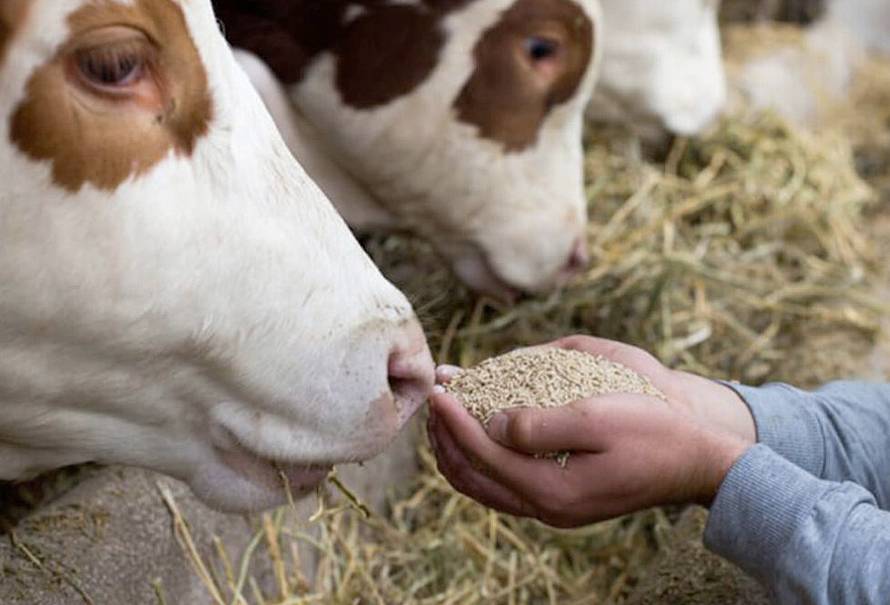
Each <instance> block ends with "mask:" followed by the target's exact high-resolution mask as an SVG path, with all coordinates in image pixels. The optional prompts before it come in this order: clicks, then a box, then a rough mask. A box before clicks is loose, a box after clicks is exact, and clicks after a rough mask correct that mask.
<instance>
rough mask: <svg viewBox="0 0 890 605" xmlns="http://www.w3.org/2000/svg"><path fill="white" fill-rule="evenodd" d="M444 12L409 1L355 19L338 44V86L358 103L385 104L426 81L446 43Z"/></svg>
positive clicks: (360, 106)
mask: <svg viewBox="0 0 890 605" xmlns="http://www.w3.org/2000/svg"><path fill="white" fill-rule="evenodd" d="M440 19H441V17H440V15H439V14H437V13H434V12H432V11H430V10H425V9H423V8H418V7H416V6H409V5H390V6H385V7H381V8H379V9H374V10H370V11H368V12H366V13H364V14H362V15H360V16H359V17H356V18H355V19H354V20H352V21H351V22H350V23H349V25H347V27H346V28H345V29H344V31H343V35H342V36H341V38H340V40H339V41H338V44H337V47H336V51H335V52H336V56H337V89H338V90H339V91H340V97H341V99H342V100H343V102H344V103H345V104H347V105H350V106H352V107H354V108H356V109H370V108H373V107H378V106H380V105H385V104H386V103H389V102H390V101H392V100H393V99H397V98H399V97H401V96H402V95H405V94H407V93H409V92H411V91H412V90H414V89H415V88H417V86H419V85H420V84H422V83H423V82H424V80H426V78H427V76H429V74H430V73H432V71H433V69H435V67H436V63H437V61H438V59H439V51H440V50H441V48H442V46H443V45H444V43H445V35H444V33H443V32H442V31H441V30H440V28H439V24H440Z"/></svg>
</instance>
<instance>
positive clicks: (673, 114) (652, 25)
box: [588, 0, 727, 138]
mask: <svg viewBox="0 0 890 605" xmlns="http://www.w3.org/2000/svg"><path fill="white" fill-rule="evenodd" d="M601 1H602V6H603V19H604V22H605V27H604V32H603V39H604V42H603V44H604V48H603V69H602V74H601V76H600V83H599V84H598V86H597V91H596V94H595V95H594V98H593V101H592V102H591V104H590V108H589V109H588V117H589V118H590V119H591V120H592V121H595V122H620V123H626V124H629V125H631V126H632V127H633V128H634V130H636V131H637V132H638V133H639V134H641V135H643V136H645V137H647V138H658V137H660V136H661V135H662V134H664V133H665V132H666V133H669V134H679V135H686V136H689V135H694V134H697V133H699V132H700V131H701V130H702V129H704V128H705V127H706V126H708V125H709V124H710V123H711V122H712V121H713V120H714V119H715V118H717V116H718V115H719V114H720V112H721V111H722V110H723V107H724V105H725V103H726V98H727V85H726V75H725V70H724V67H723V57H722V50H721V46H720V25H719V19H718V13H719V10H720V2H719V0H671V1H670V2H653V1H652V0H601Z"/></svg>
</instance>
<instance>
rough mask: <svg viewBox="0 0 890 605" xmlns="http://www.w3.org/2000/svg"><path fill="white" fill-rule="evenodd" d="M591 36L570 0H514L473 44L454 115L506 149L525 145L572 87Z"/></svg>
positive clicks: (588, 56) (586, 59) (584, 64)
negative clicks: (470, 68)
mask: <svg viewBox="0 0 890 605" xmlns="http://www.w3.org/2000/svg"><path fill="white" fill-rule="evenodd" d="M593 42H594V31H593V23H592V22H591V20H590V18H589V17H588V16H587V14H586V13H585V12H584V10H583V9H582V8H581V7H580V6H578V5H577V4H576V3H575V2H573V1H572V0H517V2H515V3H514V4H513V6H512V7H510V8H509V9H508V10H507V11H505V12H504V13H503V14H502V15H501V18H500V20H499V21H498V22H497V23H496V24H495V25H494V26H493V27H491V28H490V29H489V30H488V31H486V32H485V34H484V35H483V36H482V39H481V40H479V42H478V43H477V44H476V48H475V50H474V57H475V60H476V70H475V72H474V73H473V75H472V76H471V77H470V79H469V81H468V82H467V83H466V85H465V86H464V88H463V90H462V91H461V94H460V96H459V97H458V99H457V101H456V102H455V108H456V109H457V114H458V118H459V119H460V120H461V121H463V122H466V123H468V124H473V125H475V126H477V127H478V128H479V133H480V135H481V136H482V137H485V138H487V139H491V140H493V141H497V142H498V143H501V144H502V145H503V146H504V147H505V149H506V150H507V151H511V152H516V151H522V150H523V149H526V148H528V147H530V146H531V145H533V144H534V143H535V142H536V141H537V138H538V132H539V130H540V128H541V125H542V124H543V123H544V120H545V119H546V117H547V115H548V114H549V113H550V111H551V109H553V107H555V106H557V105H560V104H562V103H565V102H566V101H568V100H570V99H571V98H572V97H573V96H574V94H575V92H576V91H577V90H578V87H579V86H580V84H581V81H582V80H583V78H584V75H585V74H586V73H587V69H588V67H589V65H590V62H591V60H592V59H593Z"/></svg>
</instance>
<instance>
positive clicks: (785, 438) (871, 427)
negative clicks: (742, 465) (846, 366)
mask: <svg viewBox="0 0 890 605" xmlns="http://www.w3.org/2000/svg"><path fill="white" fill-rule="evenodd" d="M729 386H730V387H731V388H733V389H734V390H735V391H736V392H737V393H738V394H739V395H740V396H741V397H742V399H743V400H744V401H745V403H746V404H747V405H748V408H749V409H750V411H751V414H752V415H753V417H754V421H755V424H756V428H757V441H758V442H759V443H762V444H764V445H767V446H769V447H770V448H771V449H772V450H774V451H775V452H776V453H778V454H780V455H781V456H783V457H784V458H786V459H787V460H790V461H791V462H793V463H794V464H796V465H797V466H799V467H801V468H802V469H804V470H806V471H808V472H809V473H811V474H813V475H815V476H816V477H818V478H821V479H826V480H829V481H852V482H854V483H857V484H859V485H861V486H862V487H864V488H865V489H867V490H868V491H870V492H871V493H872V494H874V496H875V498H876V499H877V502H878V504H879V505H880V506H883V507H887V506H890V385H886V384H882V385H879V384H868V383H854V382H837V383H832V384H829V385H827V386H826V387H824V388H822V389H820V390H818V391H815V392H807V391H801V390H798V389H795V388H793V387H790V386H787V385H778V384H777V385H767V386H765V387H761V388H752V387H744V386H740V385H729Z"/></svg>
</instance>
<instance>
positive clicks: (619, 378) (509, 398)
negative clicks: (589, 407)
mask: <svg viewBox="0 0 890 605" xmlns="http://www.w3.org/2000/svg"><path fill="white" fill-rule="evenodd" d="M447 390H448V392H450V393H452V394H454V395H456V396H457V397H458V398H459V399H460V401H461V403H463V404H464V406H466V408H467V410H469V411H470V413H471V414H473V416H475V417H476V418H477V419H478V420H479V421H480V422H481V423H483V424H488V423H489V422H490V421H491V419H492V417H493V416H494V415H495V414H496V413H497V412H498V411H500V410H505V409H509V408H517V407H541V408H553V407H561V406H564V405H567V404H569V403H572V402H573V401H577V400H579V399H586V398H587V397H593V396H595V395H605V394H607V393H641V394H645V395H651V396H653V397H658V398H660V399H665V396H664V395H663V394H662V393H661V392H660V391H658V389H656V388H655V387H654V386H652V383H651V382H649V379H648V378H646V377H645V376H641V375H640V374H638V373H636V372H634V371H633V370H631V369H629V368H627V367H625V366H623V365H621V364H619V363H615V362H613V361H610V360H608V359H606V358H605V357H602V356H601V355H590V354H588V353H583V352H581V351H568V350H564V349H553V348H543V349H542V348H538V349H519V350H517V351H514V352H512V353H507V354H506V355H500V356H498V357H492V358H491V359H486V360H485V361H483V362H482V363H480V364H479V365H477V366H474V367H472V368H470V369H468V370H465V371H464V372H461V373H460V374H459V375H458V376H456V377H455V378H454V379H453V380H452V381H451V382H450V383H449V384H448V387H447Z"/></svg>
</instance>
